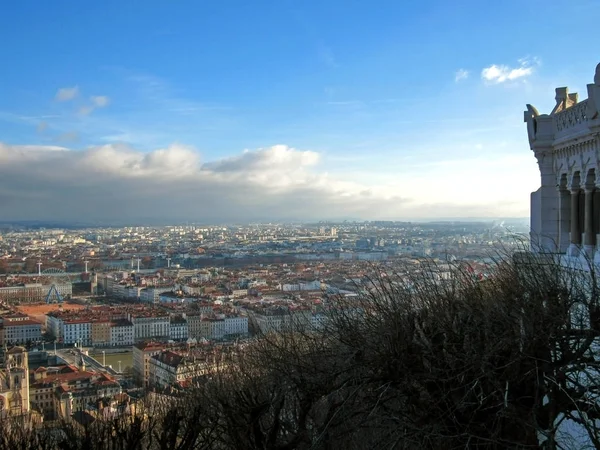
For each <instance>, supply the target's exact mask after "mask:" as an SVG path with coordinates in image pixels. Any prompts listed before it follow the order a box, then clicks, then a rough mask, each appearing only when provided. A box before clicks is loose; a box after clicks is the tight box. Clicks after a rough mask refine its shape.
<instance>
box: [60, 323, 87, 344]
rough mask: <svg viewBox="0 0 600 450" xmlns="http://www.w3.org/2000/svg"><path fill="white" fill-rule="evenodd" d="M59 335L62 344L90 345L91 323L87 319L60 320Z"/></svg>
mask: <svg viewBox="0 0 600 450" xmlns="http://www.w3.org/2000/svg"><path fill="white" fill-rule="evenodd" d="M59 320H60V321H61V322H62V324H61V327H62V331H61V334H60V335H61V336H62V340H63V343H64V344H77V345H83V346H90V345H92V324H91V322H89V321H87V320H62V319H59Z"/></svg>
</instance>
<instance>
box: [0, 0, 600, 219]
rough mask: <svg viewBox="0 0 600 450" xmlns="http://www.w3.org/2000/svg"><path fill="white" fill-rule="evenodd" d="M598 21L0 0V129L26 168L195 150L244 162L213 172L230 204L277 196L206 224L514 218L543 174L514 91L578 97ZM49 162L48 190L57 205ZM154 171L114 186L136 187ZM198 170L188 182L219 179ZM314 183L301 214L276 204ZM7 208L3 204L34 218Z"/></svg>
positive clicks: (407, 8) (380, 5)
mask: <svg viewBox="0 0 600 450" xmlns="http://www.w3.org/2000/svg"><path fill="white" fill-rule="evenodd" d="M599 19H600V8H598V7H597V5H595V2H594V1H591V0H572V1H571V2H569V3H568V4H565V3H564V2H558V1H556V2H554V1H539V0H532V1H527V2H523V1H516V0H507V1H503V2H494V3H492V2H482V1H474V0H473V1H453V2H449V1H402V2H400V1H372V2H366V1H354V0H343V1H342V0H321V1H312V0H304V1H292V0H282V1H275V0H273V1H252V2H248V1H233V0H229V1H221V2H199V1H177V2H166V1H152V0H147V1H144V2H141V1H130V2H122V1H102V2H75V1H60V0H57V1H52V2H49V1H48V2H46V1H44V2H39V1H38V2H33V1H22V2H10V3H9V4H7V5H5V6H4V9H3V13H2V15H1V16H0V39H1V40H2V42H3V45H1V46H0V58H1V60H2V61H3V62H4V64H3V65H2V66H3V69H2V70H1V71H0V142H1V143H3V148H4V152H5V153H6V152H13V153H11V154H12V155H13V156H11V158H12V159H10V161H13V163H14V160H15V156H14V154H16V153H18V154H19V155H21V156H22V157H23V155H24V154H26V155H28V156H27V157H28V158H29V163H28V165H29V167H30V168H32V172H31V173H24V174H23V177H24V178H27V177H31V178H32V179H33V178H34V177H38V178H39V177H41V175H40V173H43V170H42V167H43V166H44V165H47V167H52V166H51V162H48V158H49V156H47V152H46V150H51V149H55V148H60V149H61V150H63V151H62V152H61V156H60V158H62V159H61V163H60V164H59V165H57V167H59V169H58V170H59V171H60V167H64V171H65V172H69V170H80V169H81V167H80V166H77V167H79V169H73V168H72V165H74V164H75V165H76V162H77V161H79V162H77V164H82V163H81V160H82V159H86V158H87V159H90V160H94V161H96V159H94V158H92V156H93V155H92V156H90V154H91V153H90V152H92V153H93V152H94V151H95V152H100V150H99V149H103V150H102V152H108V153H110V152H113V151H115V152H116V153H114V154H113V153H110V154H111V155H113V156H112V158H113V159H112V162H113V163H114V167H113V169H114V170H112V169H111V167H106V168H104V169H102V170H104V172H103V173H104V175H103V176H105V177H112V176H116V175H115V174H117V173H118V174H119V175H118V176H119V177H120V179H123V178H128V177H129V178H130V177H131V173H129V172H130V171H131V170H138V169H139V170H142V171H144V170H146V171H147V170H150V169H152V170H155V169H156V170H159V169H160V167H154V166H152V167H151V166H149V165H148V164H150V162H152V161H154V163H153V164H166V166H165V173H170V172H169V171H170V170H172V171H173V173H176V170H177V166H178V165H180V164H183V165H185V164H188V163H190V161H192V166H193V167H192V169H190V170H192V172H194V171H195V172H194V173H195V175H194V173H190V177H191V179H192V178H193V179H195V178H194V177H204V178H206V177H205V175H207V172H210V171H211V170H212V169H211V168H214V167H224V166H223V163H224V162H225V163H227V162H235V163H236V164H237V163H239V167H238V168H237V169H236V172H235V173H233V174H230V175H228V176H230V178H229V179H227V178H223V179H220V181H219V182H220V183H225V184H227V185H228V186H231V187H232V193H231V195H230V196H229V197H226V198H225V197H224V198H223V199H222V200H223V201H222V202H218V203H219V204H220V207H221V208H223V209H227V210H228V211H229V212H231V210H235V209H240V205H241V203H240V202H242V203H243V202H245V201H246V200H240V198H239V197H240V196H239V195H238V194H234V193H233V186H237V187H238V188H239V189H240V190H241V192H250V191H249V190H248V189H249V186H250V187H252V188H256V189H257V192H259V191H261V190H262V192H267V193H273V195H272V196H270V195H267V196H264V197H265V198H264V199H263V200H264V201H263V202H262V203H261V202H257V201H253V202H254V203H253V205H254V208H253V209H252V212H251V213H250V212H248V211H246V209H245V207H242V208H241V209H242V210H244V211H246V213H240V214H238V215H236V214H230V213H225V212H223V214H221V215H220V213H217V212H215V213H214V220H218V219H220V218H221V217H222V218H223V220H243V219H244V218H246V217H247V218H248V219H250V218H253V219H260V218H265V219H268V218H282V219H283V218H292V217H299V218H302V217H307V218H309V217H311V218H312V217H313V216H314V218H322V219H327V218H335V217H337V216H340V217H341V216H344V215H348V216H352V217H357V216H361V217H363V218H366V219H368V218H371V217H373V218H374V217H377V218H420V217H440V216H441V217H445V216H448V217H450V216H453V217H457V216H465V217H467V216H490V217H491V216H524V215H527V214H528V201H529V192H530V191H531V190H534V189H536V188H537V184H538V183H539V181H538V175H537V167H536V164H535V160H534V159H533V156H532V155H531V152H530V150H529V148H528V143H527V136H526V129H525V124H523V110H524V108H525V103H532V104H534V105H535V106H537V107H538V108H539V109H540V111H542V112H549V111H550V110H551V108H552V107H553V103H554V99H553V98H554V88H555V87H558V86H563V85H568V86H569V87H570V88H571V90H572V91H578V92H579V93H580V95H581V96H582V98H585V97H586V95H585V85H586V83H589V82H592V79H593V73H594V68H595V65H596V64H597V63H598V62H600V53H599V52H598V51H597V45H596V46H595V44H594V42H593V37H592V35H593V33H594V30H595V29H596V27H597V24H598V23H599V22H598V21H599ZM115 149H116V150H115ZM244 151H248V152H249V153H250V156H248V155H247V154H246V153H243V152H244ZM15 152H16V153H15ZM157 152H158V153H157ZM7 154H8V153H7ZM101 154H104V153H101ZM115 155H116V156H115ZM123 155H128V156H123ZM157 155H158V156H157ZM6 158H7V159H6V160H7V161H8V160H9V159H8V158H9V157H8V156H7V157H6ZM57 158H58V157H57V156H52V157H51V160H52V161H55V160H56V159H57ZM132 158H133V159H132ZM136 158H137V159H136ZM161 158H167V159H168V161H169V162H167V163H165V162H164V161H165V160H164V159H161ZM249 158H254V159H253V160H252V161H259V162H260V164H259V165H258V166H259V167H260V168H261V169H260V173H262V175H260V173H256V169H253V170H254V171H253V170H249V169H250V168H252V167H254V166H253V164H254V163H253V162H252V161H250V159H249ZM87 159H86V160H87ZM134 160H135V161H138V162H137V163H136V162H132V161H134ZM283 160H285V162H284V163H282V162H281V161H283ZM74 161H75V162H74ZM139 161H142V162H143V161H146V162H145V163H144V162H143V163H142V165H141V166H140V164H139ZM149 161H150V162H149ZM156 161H159V163H156ZM21 162H22V161H21ZM49 164H50V165H49ZM57 164H58V163H57ZM119 164H121V166H119ZM136 164H137V165H136ZM144 164H146V165H144ZM169 164H172V165H173V166H170V165H169ZM38 166H39V167H38ZM99 166H102V164H100V165H99ZM99 166H98V165H97V166H95V167H92V168H90V169H89V170H92V171H93V173H94V174H99V172H101V171H102V170H101V169H100V168H99ZM258 166H257V167H258ZM6 167H8V166H6ZM86 167H87V166H86ZM102 167H103V166H102ZM140 167H141V168H140ZM236 167H237V166H236ZM36 168H39V172H35V171H34V170H33V169H36ZM122 169H130V170H129V172H128V171H127V170H122ZM246 169H248V170H246ZM275 169H276V170H275ZM15 170H16V169H15ZM111 170H112V171H111ZM196 172H197V173H196ZM35 173H37V175H34V174H35ZM227 173H229V172H227ZM267 173H268V176H267ZM213 175H214V174H212V172H211V175H210V176H213ZM58 176H59V175H56V176H54V180H44V183H45V184H43V186H44V189H45V190H46V191H47V192H50V194H47V195H46V197H45V202H46V203H48V202H50V203H52V202H57V203H59V204H60V203H62V202H65V201H66V200H65V198H64V194H61V192H62V191H61V188H62V187H64V186H63V185H60V184H57V183H59V181H57V180H56V178H57V177H58ZM98 176H100V175H98ZM161 176H162V175H157V174H156V173H154V172H152V174H148V173H146V172H144V173H143V174H142V175H141V176H138V177H137V178H136V179H135V181H131V180H130V179H129V181H128V183H136V184H135V187H136V189H139V191H140V192H143V191H144V190H143V189H142V183H143V182H144V180H146V181H148V180H154V181H156V180H157V179H162V178H161ZM157 177H158V178H157ZM204 178H203V179H202V180H201V181H198V180H196V181H193V180H190V181H189V183H191V184H190V185H188V186H194V184H193V183H194V182H197V183H198V184H197V186H198V187H200V186H202V188H203V189H213V188H214V189H215V191H216V192H217V193H218V192H220V191H221V188H219V187H217V186H216V185H211V184H210V181H208V180H206V179H204ZM107 179H108V178H107ZM273 180H277V182H274V181H273ZM282 180H286V181H285V183H283V181H282ZM164 182H165V183H167V181H164ZM0 183H1V182H0ZM52 183H55V184H52ZM98 183H100V179H98ZM169 183H170V184H172V183H173V180H172V179H171V181H170V182H169ZM236 183H237V184H236ZM219 186H221V185H219ZM0 188H2V186H1V185H0ZM259 188H260V189H259ZM53 189H56V194H55V195H53V194H51V193H52V192H53V191H52V190H53ZM9 191H10V195H15V192H14V191H15V189H14V187H13V188H12V189H9V188H8V187H6V186H5V188H4V190H3V191H2V190H1V189H0V199H2V192H4V198H7V196H9ZM309 193H311V195H314V196H315V197H319V200H318V201H315V207H314V208H312V207H311V208H308V209H307V210H306V211H303V210H302V209H300V210H298V206H295V207H294V208H292V207H290V206H285V205H288V204H290V205H291V204H293V205H298V199H300V198H302V199H311V196H310V195H309ZM109 194H110V195H113V194H116V193H111V192H107V195H109ZM61 195H62V196H63V197H61ZM139 195H142V196H143V194H139ZM344 196H345V197H347V198H353V199H354V201H352V202H350V204H351V205H356V204H357V203H359V202H362V203H361V206H360V207H356V209H352V208H350V207H349V204H346V203H344V204H343V205H340V204H339V201H338V200H339V198H340V197H344ZM242 197H243V196H242ZM321 197H322V198H321ZM286 198H287V199H288V201H286ZM236 199H237V200H236ZM132 200H135V199H134V198H133V197H132ZM395 200H398V201H395ZM400 200H401V201H400ZM40 201H41V200H40ZM72 201H74V202H75V199H73V200H72ZM311 201H312V199H311ZM142 203H143V202H142ZM11 204H13V205H14V207H13V209H9V210H8V211H9V212H10V214H11V215H12V216H14V218H23V217H33V216H34V215H35V214H36V213H35V212H34V211H33V209H34V208H33V206H32V205H33V204H29V206H27V202H25V203H24V204H25V206H23V202H21V203H19V202H18V201H16V199H14V198H13V199H12V200H11ZM20 204H21V206H19V205H20ZM332 205H334V206H332ZM205 206H206V205H205V204H203V203H199V204H197V208H198V209H197V210H196V209H193V210H191V211H189V218H190V219H192V220H193V219H194V218H196V217H199V216H202V215H205V214H206V208H205ZM213 207H215V206H214V205H213ZM26 208H30V209H31V211H29V210H27V209H26ZM286 208H287V209H286ZM336 208H337V209H336ZM344 208H346V209H344ZM59 209H60V208H59ZM55 210H56V208H54V209H53V208H50V209H49V210H48V211H47V212H44V213H43V214H46V215H50V216H52V215H53V214H58V213H55V212H53V211H55ZM67 210H69V211H72V210H73V208H67ZM38 211H39V208H38ZM121 213H122V212H121V211H116V212H115V214H116V215H117V216H118V215H120V214H121ZM138 213H139V214H138ZM346 213H347V214H346ZM132 214H133V213H132ZM135 214H138V216H136V215H135ZM135 214H134V215H132V216H131V219H134V218H136V217H139V218H150V217H155V216H156V217H158V216H160V215H161V214H165V215H169V214H171V211H169V209H168V208H166V206H165V208H160V211H159V212H158V213H157V212H155V211H147V210H146V209H143V208H142V209H140V211H138V212H137V213H135ZM244 214H246V215H244ZM59 215H60V214H59ZM329 215H331V216H332V217H328V216H329ZM67 216H68V214H67ZM67 216H64V217H65V218H68V217H67ZM182 217H183V216H182ZM211 217H212V216H211ZM44 218H45V217H44Z"/></svg>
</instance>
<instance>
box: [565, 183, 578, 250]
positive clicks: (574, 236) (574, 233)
mask: <svg viewBox="0 0 600 450" xmlns="http://www.w3.org/2000/svg"><path fill="white" fill-rule="evenodd" d="M569 190H570V191H571V244H570V245H569V250H568V251H567V253H568V255H569V256H579V252H580V250H581V229H580V227H579V193H580V185H579V180H573V182H572V183H571V186H569Z"/></svg>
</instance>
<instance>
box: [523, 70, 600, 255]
mask: <svg viewBox="0 0 600 450" xmlns="http://www.w3.org/2000/svg"><path fill="white" fill-rule="evenodd" d="M587 97H588V98H587V99H585V100H579V96H578V94H576V93H569V90H568V88H566V87H559V88H556V97H555V99H556V105H555V106H554V108H553V110H552V111H551V112H550V114H540V113H539V112H538V110H537V109H536V108H535V107H534V106H532V105H527V110H526V111H525V123H526V124H527V133H528V136H529V144H530V147H531V149H532V150H533V152H534V155H535V157H536V159H537V162H538V166H539V169H540V175H541V186H540V188H539V189H538V190H537V191H535V192H533V193H532V194H531V245H532V249H533V250H535V251H541V252H549V253H561V254H566V256H567V257H570V258H576V259H582V258H590V259H591V258H593V259H594V260H595V261H596V262H600V64H599V65H598V66H597V67H596V73H595V76H594V82H593V83H590V84H588V85H587Z"/></svg>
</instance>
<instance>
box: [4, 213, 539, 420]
mask: <svg viewBox="0 0 600 450" xmlns="http://www.w3.org/2000/svg"><path fill="white" fill-rule="evenodd" d="M527 230H528V226H527V221H524V220H516V219H513V220H497V221H490V222H455V223H452V222H431V223H410V222H385V221H382V222H342V223H328V222H322V223H312V224H251V225H246V226H212V227H205V226H195V225H185V226H171V227H144V226H139V227H124V228H98V229H95V228H86V229H77V228H75V229H51V228H43V227H36V228H24V227H22V226H10V227H9V226H6V227H5V228H3V229H2V232H1V234H0V302H1V303H0V305H2V307H3V311H2V312H1V314H0V320H1V326H0V344H1V345H2V346H3V347H4V348H9V347H12V346H15V345H16V346H21V347H22V348H24V349H25V350H27V351H28V362H29V365H28V369H29V370H30V371H31V372H32V374H33V379H32V380H31V382H30V384H29V404H21V405H18V408H20V409H19V411H20V412H21V413H27V412H30V411H31V412H35V413H37V414H40V415H41V416H42V417H41V418H40V419H43V420H46V421H51V420H57V419H66V418H69V417H70V416H71V415H72V414H74V412H75V411H76V410H77V408H79V409H80V410H85V411H98V412H97V414H102V411H100V410H98V409H97V407H96V406H94V405H97V403H98V401H100V400H102V399H107V398H108V399H110V402H109V403H108V405H110V406H108V405H106V406H105V407H106V408H109V407H110V408H112V410H121V411H125V410H127V408H126V407H125V406H124V405H127V404H129V403H131V399H130V396H131V395H133V396H138V395H139V392H140V389H152V390H159V391H163V390H165V389H173V388H178V389H183V388H185V386H187V385H189V384H190V383H193V382H194V380H196V379H197V378H198V377H199V376H200V375H199V374H204V373H205V372H207V371H209V370H210V367H211V364H214V362H213V359H214V355H215V354H217V355H218V354H220V352H227V351H231V347H237V346H240V345H243V343H244V342H245V341H248V340H251V339H253V338H254V337H255V336H260V335H263V334H268V333H271V332H281V331H283V330H286V329H287V328H289V327H290V326H293V327H303V328H306V329H320V328H322V327H323V326H324V325H325V322H326V320H327V314H326V312H327V309H328V307H329V306H330V303H329V299H332V298H336V297H337V296H340V295H341V296H344V297H347V298H352V297H356V296H358V295H359V294H360V293H361V291H362V290H363V289H365V288H366V287H368V280H369V277H372V276H373V274H374V273H375V272H376V271H377V270H378V269H377V267H379V266H380V265H389V266H390V267H392V266H394V265H397V264H398V262H399V261H402V262H403V263H408V266H406V267H409V268H410V270H412V271H414V272H415V273H418V272H419V271H422V270H423V269H422V268H420V261H421V260H423V259H424V258H427V259H428V260H430V261H435V262H436V263H437V264H438V268H439V273H438V274H437V275H438V277H439V279H444V278H445V277H448V276H449V274H450V271H451V265H452V263H453V262H454V261H457V260H459V259H460V261H463V262H466V263H468V264H469V265H470V267H471V268H472V270H473V276H475V277H480V278H482V279H483V278H484V277H486V276H488V275H489V272H490V266H491V265H492V264H493V262H494V260H495V258H498V257H499V256H500V255H501V254H505V253H506V252H510V251H512V250H514V249H519V248H525V247H526V246H527V245H528V235H527ZM5 389H7V391H8V392H10V389H9V388H8V387H6V388H5ZM23 398H25V397H23ZM15 407H16V406H15Z"/></svg>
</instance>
